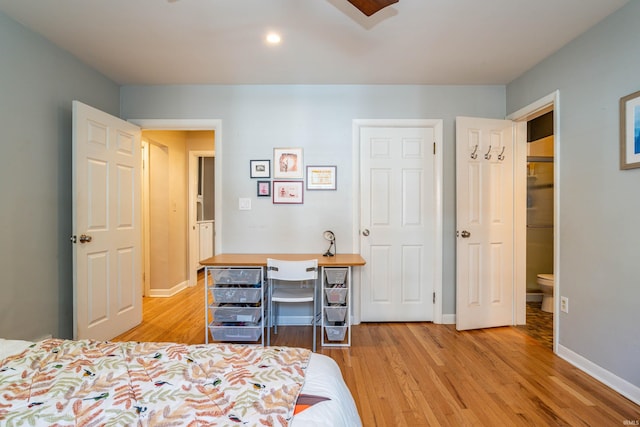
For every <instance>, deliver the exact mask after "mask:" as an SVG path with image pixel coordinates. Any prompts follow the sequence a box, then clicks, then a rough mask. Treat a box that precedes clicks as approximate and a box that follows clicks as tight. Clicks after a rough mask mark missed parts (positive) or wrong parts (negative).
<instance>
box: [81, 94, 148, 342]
mask: <svg viewBox="0 0 640 427" xmlns="http://www.w3.org/2000/svg"><path fill="white" fill-rule="evenodd" d="M140 157H141V153H140V129H139V128H138V127H137V126H134V125H132V124H130V123H127V122H125V121H123V120H120V119H118V118H116V117H113V116H111V115H109V114H106V113H104V112H101V111H99V110H96V109H94V108H92V107H89V106H87V105H84V104H82V103H80V102H77V101H74V102H73V230H74V235H75V239H76V243H75V244H74V249H73V260H74V283H73V289H74V305H75V307H74V310H75V311H74V338H76V339H83V338H93V339H99V340H107V339H111V338H113V337H115V336H116V335H118V334H120V333H122V332H125V331H127V330H128V329H130V328H132V327H134V326H136V325H137V324H139V323H140V322H141V320H142V289H141V262H142V255H141V239H140V164H141V162H140ZM82 235H86V236H89V238H90V241H86V239H82V238H81V236H82ZM83 240H85V241H84V242H83Z"/></svg>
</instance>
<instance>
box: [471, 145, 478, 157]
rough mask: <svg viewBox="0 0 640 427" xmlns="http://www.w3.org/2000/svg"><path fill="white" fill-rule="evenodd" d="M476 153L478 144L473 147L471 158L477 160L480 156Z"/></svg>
mask: <svg viewBox="0 0 640 427" xmlns="http://www.w3.org/2000/svg"><path fill="white" fill-rule="evenodd" d="M476 151H478V144H476V146H475V147H473V153H471V158H472V159H477V158H478V155H477V154H476Z"/></svg>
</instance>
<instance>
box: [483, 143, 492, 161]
mask: <svg viewBox="0 0 640 427" xmlns="http://www.w3.org/2000/svg"><path fill="white" fill-rule="evenodd" d="M484 158H485V159H487V160H489V159H490V158H491V146H489V150H487V154H485V155H484Z"/></svg>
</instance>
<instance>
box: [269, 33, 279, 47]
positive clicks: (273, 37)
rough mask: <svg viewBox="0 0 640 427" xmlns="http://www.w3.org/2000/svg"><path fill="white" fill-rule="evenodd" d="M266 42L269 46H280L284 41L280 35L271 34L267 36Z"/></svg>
mask: <svg viewBox="0 0 640 427" xmlns="http://www.w3.org/2000/svg"><path fill="white" fill-rule="evenodd" d="M266 40H267V43H269V44H279V43H280V42H281V41H282V38H281V37H280V34H278V33H269V34H267V38H266Z"/></svg>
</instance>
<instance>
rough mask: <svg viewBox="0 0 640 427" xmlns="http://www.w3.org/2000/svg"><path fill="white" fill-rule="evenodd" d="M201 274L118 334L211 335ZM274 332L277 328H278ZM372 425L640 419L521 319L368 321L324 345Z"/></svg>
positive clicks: (298, 336)
mask: <svg viewBox="0 0 640 427" xmlns="http://www.w3.org/2000/svg"><path fill="white" fill-rule="evenodd" d="M203 286H204V285H203V283H202V282H200V283H199V284H198V286H196V287H193V288H188V289H186V290H184V291H182V292H181V293H180V294H178V295H176V296H175V297H172V298H145V299H144V321H143V323H142V324H141V325H139V326H138V327H136V328H134V329H132V330H130V331H128V332H126V333H124V334H122V335H120V336H119V337H117V338H116V340H119V341H128V340H132V341H170V342H183V343H188V344H200V343H203V342H204V290H203ZM272 337H273V336H272ZM272 344H273V345H290V346H299V347H306V348H311V327H308V326H307V327H293V326H289V327H280V328H279V332H278V335H277V337H275V338H272ZM318 353H321V354H325V355H327V356H330V357H332V358H333V359H334V360H335V361H336V362H337V363H338V365H339V366H340V368H341V370H342V373H343V375H344V378H345V381H346V383H347V385H348V387H349V389H350V390H351V392H352V394H353V396H354V399H355V401H356V405H357V407H358V411H359V413H360V416H361V418H362V422H363V425H364V426H365V427H369V426H389V427H398V426H411V427H416V426H441V425H442V426H467V425H474V426H492V427H493V426H503V425H527V426H554V425H559V426H623V425H638V423H639V422H640V407H639V406H638V405H635V404H634V403H633V402H631V401H629V400H628V399H626V398H624V397H623V396H621V395H620V394H618V393H616V392H615V391H613V390H611V389H610V388H608V387H606V386H604V385H602V384H601V383H599V382H598V381H596V380H595V379H593V378H591V377H589V376H588V375H586V374H585V373H583V372H582V371H580V370H578V369H577V368H574V367H573V366H571V365H570V364H569V363H567V362H565V361H564V360H562V359H560V358H558V357H556V356H555V355H554V354H553V352H552V351H550V350H549V349H548V348H546V347H545V346H544V345H541V344H540V343H538V342H537V341H535V340H534V339H533V338H531V337H530V336H528V335H526V334H525V333H524V332H522V331H521V330H519V329H518V328H513V327H504V328H493V329H485V330H477V331H467V332H457V331H456V330H455V327H454V326H453V325H434V324H431V323H366V324H361V325H357V326H354V327H353V334H352V346H351V347H350V348H335V347H325V348H323V347H321V346H320V341H319V339H318Z"/></svg>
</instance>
